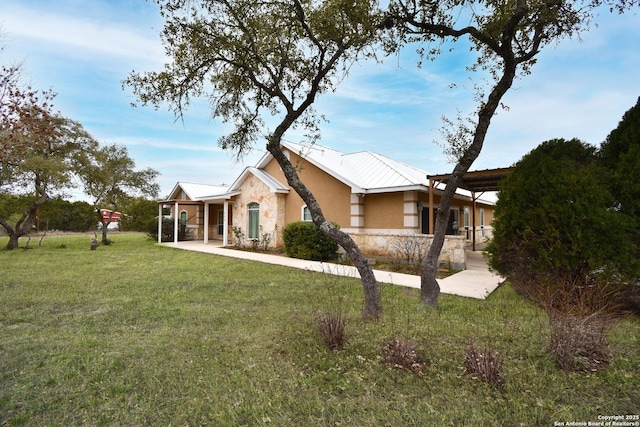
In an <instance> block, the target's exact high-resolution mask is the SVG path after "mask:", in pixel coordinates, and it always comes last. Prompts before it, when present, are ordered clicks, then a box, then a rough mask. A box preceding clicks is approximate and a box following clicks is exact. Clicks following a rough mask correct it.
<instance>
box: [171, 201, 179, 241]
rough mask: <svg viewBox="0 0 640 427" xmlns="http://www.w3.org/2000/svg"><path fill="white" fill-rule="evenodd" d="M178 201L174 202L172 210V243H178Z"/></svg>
mask: <svg viewBox="0 0 640 427" xmlns="http://www.w3.org/2000/svg"><path fill="white" fill-rule="evenodd" d="M178 208H179V206H178V201H177V200H176V204H175V207H174V208H173V243H174V244H177V243H178V216H179V215H180V213H179V212H178Z"/></svg>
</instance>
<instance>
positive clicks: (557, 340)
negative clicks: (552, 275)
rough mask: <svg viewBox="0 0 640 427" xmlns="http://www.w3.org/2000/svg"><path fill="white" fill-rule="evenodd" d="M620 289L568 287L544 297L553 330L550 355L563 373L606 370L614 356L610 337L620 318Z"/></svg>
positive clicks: (541, 297)
mask: <svg viewBox="0 0 640 427" xmlns="http://www.w3.org/2000/svg"><path fill="white" fill-rule="evenodd" d="M621 293H622V290H621V289H620V288H619V287H617V286H603V285H600V286H598V285H596V284H591V285H581V286H576V285H575V284H565V285H564V286H561V287H557V288H555V289H553V290H549V291H548V292H547V293H546V294H545V293H542V294H541V296H540V297H539V300H541V301H542V305H543V307H544V308H545V310H546V311H547V314H548V316H549V324H550V328H551V337H550V340H549V351H550V352H551V354H552V355H553V357H554V360H555V362H556V364H557V365H558V367H559V368H560V369H562V370H563V371H567V372H571V371H577V372H595V371H600V370H603V369H606V368H607V367H608V366H609V364H610V363H611V361H612V358H613V355H612V353H611V351H610V350H609V344H608V342H607V337H606V336H607V333H608V332H609V331H610V330H611V328H612V327H613V326H614V325H615V324H616V322H617V321H618V320H619V318H620V315H621V313H620V301H621V297H620V295H621Z"/></svg>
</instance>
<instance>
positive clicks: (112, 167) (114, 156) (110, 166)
mask: <svg viewBox="0 0 640 427" xmlns="http://www.w3.org/2000/svg"><path fill="white" fill-rule="evenodd" d="M79 161H80V164H81V165H82V166H81V170H82V173H81V174H80V180H81V181H82V184H83V186H84V192H85V194H86V195H87V196H89V197H90V198H91V200H92V201H93V206H94V209H95V210H96V213H97V216H96V218H97V219H99V221H100V222H101V223H102V241H103V243H108V242H109V240H108V238H107V225H108V224H109V222H110V221H111V217H109V218H108V219H104V218H103V217H102V215H101V214H100V209H109V210H111V211H112V212H114V211H118V210H119V209H120V206H121V205H122V204H123V203H125V202H126V200H127V199H128V198H131V197H135V196H148V197H157V196H158V192H159V191H160V189H159V186H158V184H157V183H156V178H157V176H158V172H157V171H156V170H154V169H152V168H146V169H142V170H136V164H135V161H134V160H133V159H132V158H131V157H129V152H128V150H127V148H126V147H124V146H118V145H115V144H112V145H106V146H103V147H100V148H99V149H96V150H93V151H90V152H86V153H85V154H84V155H83V156H81V157H80V160H79Z"/></svg>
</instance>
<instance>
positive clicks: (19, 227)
mask: <svg viewBox="0 0 640 427" xmlns="http://www.w3.org/2000/svg"><path fill="white" fill-rule="evenodd" d="M36 189H37V190H38V192H39V193H41V196H40V197H39V198H38V199H37V200H36V201H35V202H33V204H32V205H31V206H29V210H27V211H25V212H24V213H23V214H22V217H21V218H20V219H19V220H18V222H17V223H16V226H15V228H14V227H11V224H9V223H8V222H7V221H5V220H3V219H0V225H2V227H3V228H4V229H5V230H6V231H7V234H8V235H9V242H8V243H7V246H6V247H5V248H6V249H8V250H12V249H16V248H18V247H19V240H20V237H22V236H24V235H26V234H28V233H29V232H30V231H31V227H32V226H33V224H34V222H35V217H36V215H37V212H38V209H39V208H40V206H42V204H44V203H45V202H46V201H47V200H49V196H47V194H46V193H45V192H44V190H42V189H41V186H40V185H39V183H37V184H36Z"/></svg>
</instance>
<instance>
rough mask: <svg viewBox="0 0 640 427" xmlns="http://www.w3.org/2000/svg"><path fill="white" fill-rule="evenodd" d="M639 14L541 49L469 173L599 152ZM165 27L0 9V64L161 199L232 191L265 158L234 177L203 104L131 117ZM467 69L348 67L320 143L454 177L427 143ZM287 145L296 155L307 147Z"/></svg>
mask: <svg viewBox="0 0 640 427" xmlns="http://www.w3.org/2000/svg"><path fill="white" fill-rule="evenodd" d="M634 12H635V13H632V12H628V13H627V14H625V15H617V14H610V13H609V12H608V11H606V10H602V11H601V13H600V16H599V17H598V18H597V19H596V23H597V24H598V26H597V27H594V28H592V29H591V31H589V32H587V33H584V34H582V36H581V40H564V41H562V43H561V44H560V45H558V46H551V47H548V48H547V49H545V51H543V52H542V53H541V54H540V55H539V56H538V63H537V64H536V65H535V66H534V67H533V72H532V74H531V75H529V76H525V77H523V78H521V79H519V80H518V81H516V82H515V84H514V87H513V88H512V90H511V91H510V92H509V93H508V94H507V96H506V97H505V98H504V100H503V101H504V103H505V104H506V105H508V107H509V110H508V111H504V110H502V111H500V112H499V114H498V116H496V117H495V118H494V119H493V122H492V126H491V129H490V130H489V134H488V136H487V139H486V142H485V146H484V148H483V152H482V154H481V155H480V158H479V159H478V160H477V161H476V163H475V164H474V165H473V166H472V169H486V168H493V167H504V166H510V165H512V164H513V163H515V162H516V161H518V160H519V159H520V158H521V157H522V156H523V155H524V154H526V153H527V152H529V151H530V150H531V149H533V148H535V147H536V146H537V145H538V144H539V143H540V142H542V141H544V140H547V139H551V138H573V137H576V138H580V139H581V140H584V141H586V142H589V143H592V144H599V143H600V142H602V141H603V140H604V139H605V137H606V136H607V134H608V133H609V132H610V131H611V130H612V129H613V128H615V127H616V126H617V124H618V122H619V121H620V119H621V117H622V115H623V114H624V112H625V111H627V110H628V109H629V108H631V107H632V106H633V105H635V103H636V100H637V99H638V96H640V9H638V8H636V9H635V10H634ZM162 24H163V21H162V20H161V17H160V15H159V13H158V8H157V6H156V5H155V4H154V3H152V2H147V1H144V0H57V1H55V2H52V1H50V0H2V2H0V27H1V28H2V33H3V40H2V42H3V44H4V45H6V49H5V51H4V52H3V53H2V54H1V55H2V56H1V57H0V61H2V62H3V63H4V64H7V63H13V62H16V61H20V62H22V63H23V67H24V71H25V76H26V80H27V81H28V82H29V83H31V85H32V86H33V87H34V88H37V89H49V88H51V89H53V90H54V91H56V92H57V93H58V97H57V98H56V102H55V105H56V108H57V109H58V110H60V112H61V113H62V114H63V115H64V116H65V117H69V118H71V119H74V120H77V121H79V122H81V123H82V124H83V125H84V127H85V128H86V129H87V130H88V131H89V132H90V133H91V134H92V135H93V136H94V137H95V138H96V139H97V140H98V141H100V142H102V143H109V144H112V143H117V144H122V145H125V146H127V148H128V149H129V154H130V156H131V157H132V158H133V159H134V160H135V161H136V165H137V167H139V168H146V167H151V168H154V169H156V170H158V171H159V172H160V174H161V175H160V177H159V179H158V182H159V183H160V186H161V196H162V197H164V196H166V195H167V194H168V192H169V191H170V190H171V189H172V188H173V186H174V185H175V183H176V182H177V181H186V182H198V183H207V184H222V183H230V182H232V181H233V180H234V179H235V178H236V176H237V175H238V174H239V173H240V172H241V171H242V169H243V168H244V167H245V166H251V165H253V164H254V163H255V162H256V161H257V160H258V159H259V158H260V157H261V155H262V154H263V151H262V148H263V145H262V144H259V145H258V146H257V147H256V150H254V152H253V153H252V154H250V155H249V156H247V157H246V158H245V159H244V161H242V162H239V163H238V162H236V161H235V159H234V157H233V156H232V155H231V154H229V153H226V152H224V151H222V150H221V149H220V148H219V147H218V145H217V140H218V138H219V137H220V136H222V135H225V134H226V133H228V132H229V131H230V127H229V126H228V125H225V124H223V123H221V122H220V121H214V120H212V119H211V118H210V113H209V108H208V103H207V101H206V100H203V101H202V102H198V103H195V104H194V105H193V106H192V107H191V108H190V109H189V110H188V111H187V113H186V115H185V117H184V121H177V122H176V120H175V118H174V117H173V116H172V114H171V113H169V112H168V111H166V110H159V111H155V110H154V109H152V108H150V107H137V108H132V107H131V105H130V104H131V102H133V101H135V99H134V98H133V96H132V94H131V91H130V90H129V89H126V88H125V90H123V89H122V87H121V81H122V80H123V79H125V78H126V77H127V75H128V74H129V72H130V71H132V70H135V71H153V70H159V69H160V68H161V67H162V65H163V61H164V50H163V47H162V44H161V42H160V38H159V31H160V29H161V28H162ZM468 55H469V53H468V50H467V49H464V48H462V49H458V50H457V51H456V53H455V54H453V55H446V56H445V57H442V58H440V59H439V60H437V61H436V62H433V63H427V64H425V66H424V67H423V68H421V69H418V68H417V67H416V64H415V55H414V54H412V52H411V51H410V50H407V51H405V52H403V53H402V54H401V55H399V56H395V57H391V58H387V59H386V60H385V61H384V63H383V64H375V63H363V64H356V65H355V66H354V67H353V69H352V70H351V74H350V76H349V78H348V79H347V80H346V81H344V82H343V83H342V85H341V86H340V87H339V89H338V91H337V92H336V93H331V94H327V95H324V96H323V97H321V99H320V100H319V102H318V103H317V105H316V108H317V110H318V111H319V112H320V113H321V114H324V115H325V116H326V117H327V119H328V120H329V122H328V123H323V124H322V138H321V141H319V143H320V144H323V145H327V146H329V147H332V148H335V149H338V150H341V151H344V152H355V151H361V150H369V151H374V152H377V153H380V154H383V155H386V156H388V157H391V158H393V159H395V160H398V161H402V162H405V163H408V164H410V165H413V166H416V167H419V168H422V169H424V170H426V171H427V172H429V173H434V174H435V173H438V174H439V173H445V172H449V171H450V170H451V169H452V167H453V165H452V164H451V163H449V162H448V159H447V158H446V156H445V155H444V154H442V148H441V147H440V146H439V145H438V144H436V143H435V142H434V141H438V140H439V141H441V140H442V136H441V134H440V128H441V127H442V121H441V117H442V116H443V115H446V116H448V117H450V118H455V116H456V112H457V111H460V112H461V113H462V114H468V113H470V112H472V111H473V109H474V106H473V104H472V102H471V96H470V93H469V91H468V89H469V88H470V87H471V86H472V83H470V81H469V77H471V76H470V75H469V74H468V73H467V72H466V71H465V65H471V63H472V62H473V58H471V57H469V56H468ZM451 83H457V86H456V88H450V84H451ZM286 139H288V140H290V141H293V142H300V141H301V140H302V139H303V135H302V132H293V133H290V134H287V135H286ZM75 197H77V198H80V197H81V196H80V195H79V194H77V193H76V194H75Z"/></svg>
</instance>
